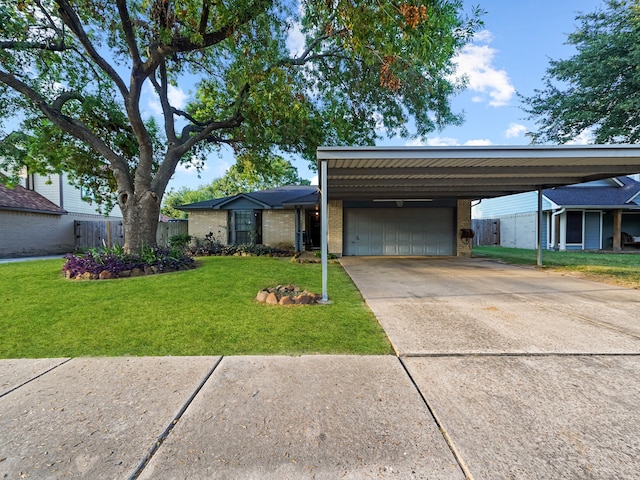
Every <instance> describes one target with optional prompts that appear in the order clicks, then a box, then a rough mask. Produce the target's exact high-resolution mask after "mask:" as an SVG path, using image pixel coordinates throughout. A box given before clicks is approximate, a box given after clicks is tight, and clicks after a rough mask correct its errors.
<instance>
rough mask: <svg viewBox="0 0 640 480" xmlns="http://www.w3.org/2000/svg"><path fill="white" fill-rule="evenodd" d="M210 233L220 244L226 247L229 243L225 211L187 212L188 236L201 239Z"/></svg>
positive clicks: (226, 213)
mask: <svg viewBox="0 0 640 480" xmlns="http://www.w3.org/2000/svg"><path fill="white" fill-rule="evenodd" d="M211 232H213V235H214V237H215V239H216V240H218V241H219V242H220V243H223V244H225V245H226V244H227V243H228V242H229V227H228V212H227V211H226V210H209V211H206V212H198V211H191V212H189V235H191V236H192V237H196V238H200V239H202V238H204V237H205V235H208V234H209V233H211Z"/></svg>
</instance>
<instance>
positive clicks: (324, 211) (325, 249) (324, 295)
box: [320, 160, 329, 303]
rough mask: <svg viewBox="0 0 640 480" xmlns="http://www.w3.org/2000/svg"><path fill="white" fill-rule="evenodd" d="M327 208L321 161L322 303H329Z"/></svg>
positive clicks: (321, 162)
mask: <svg viewBox="0 0 640 480" xmlns="http://www.w3.org/2000/svg"><path fill="white" fill-rule="evenodd" d="M327 216H328V208H327V161H326V160H321V161H320V252H321V253H322V257H321V261H322V302H323V303H327V302H328V301H329V296H328V295H327V258H328V248H329V246H328V238H327V237H328V232H329V228H328V227H329V219H328V218H327Z"/></svg>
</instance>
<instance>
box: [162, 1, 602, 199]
mask: <svg viewBox="0 0 640 480" xmlns="http://www.w3.org/2000/svg"><path fill="white" fill-rule="evenodd" d="M475 5H479V6H480V7H481V8H483V9H484V10H485V11H486V14H485V15H484V17H483V19H484V23H485V25H484V29H483V30H482V31H480V32H478V34H477V35H476V37H475V38H474V41H473V43H472V44H470V45H468V46H467V47H465V49H464V50H463V51H462V52H461V54H460V55H459V57H458V59H457V61H458V68H459V70H460V72H461V73H464V74H466V75H467V76H468V80H469V85H468V88H467V90H466V91H465V92H463V93H461V94H460V95H458V96H456V97H455V98H454V100H453V106H454V109H455V111H463V112H464V114H465V122H464V124H463V125H462V126H458V127H449V128H446V129H445V130H443V131H440V132H433V133H432V135H430V136H429V138H426V139H423V140H422V141H419V142H418V141H414V142H409V143H408V142H407V141H406V140H403V139H397V138H395V139H394V138H391V139H386V140H385V141H383V142H380V143H379V144H380V145H437V146H442V145H526V144H528V143H529V139H528V137H526V136H525V132H526V131H528V130H532V129H534V124H533V123H532V122H531V121H528V120H526V114H525V112H523V111H522V110H521V108H520V106H521V104H520V99H519V98H518V96H517V93H520V94H522V95H524V96H529V95H531V94H532V93H533V91H534V89H535V88H541V87H542V85H543V84H542V77H543V76H544V74H545V71H546V69H547V67H548V64H549V59H550V58H553V59H563V58H568V57H569V56H571V55H572V54H573V53H574V52H573V50H572V48H571V47H569V46H567V45H566V44H565V42H566V39H567V35H568V34H569V33H572V32H574V31H575V30H576V27H577V25H578V23H577V21H576V20H575V18H576V15H577V13H578V12H585V13H586V12H592V11H595V10H596V9H597V8H598V7H600V6H603V1H602V0H539V1H530V0H520V1H514V0H474V1H467V0H465V9H466V10H467V11H471V8H472V7H473V6H475ZM174 93H175V95H176V97H180V96H181V95H182V96H183V98H182V101H186V99H187V97H186V96H184V92H181V91H176V92H174ZM575 143H588V139H587V138H578V139H576V140H575ZM232 162H233V158H232V157H231V156H230V155H227V156H225V157H224V158H223V159H218V158H217V157H214V158H212V159H211V160H210V161H209V162H208V163H207V165H206V169H205V170H204V171H202V172H201V173H200V178H198V174H197V173H196V172H195V171H194V170H193V169H191V170H185V169H183V168H179V169H178V170H177V171H176V173H175V175H174V177H173V179H172V180H171V182H170V184H169V188H170V189H171V188H173V189H177V188H180V187H182V186H187V187H189V188H197V187H198V186H199V185H203V184H206V183H209V182H211V181H212V180H213V179H214V178H216V177H219V176H222V175H223V174H224V171H225V170H226V169H227V168H228V167H229V166H230V165H231V164H232ZM295 165H296V167H298V171H299V173H300V175H301V176H302V177H304V178H309V179H312V178H313V177H314V175H315V174H314V173H313V172H312V171H311V170H309V169H308V168H307V165H306V162H303V161H299V162H295Z"/></svg>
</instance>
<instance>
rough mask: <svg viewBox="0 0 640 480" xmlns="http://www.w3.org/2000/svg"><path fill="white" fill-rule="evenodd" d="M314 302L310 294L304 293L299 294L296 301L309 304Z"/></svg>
mask: <svg viewBox="0 0 640 480" xmlns="http://www.w3.org/2000/svg"><path fill="white" fill-rule="evenodd" d="M312 302H313V299H312V298H311V296H309V295H304V294H303V295H298V296H297V297H296V303H299V304H300V305H309V304H310V303H312Z"/></svg>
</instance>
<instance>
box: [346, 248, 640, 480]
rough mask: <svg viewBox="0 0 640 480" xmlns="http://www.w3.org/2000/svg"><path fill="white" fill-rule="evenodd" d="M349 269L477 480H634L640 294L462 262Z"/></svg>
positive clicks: (418, 261)
mask: <svg viewBox="0 0 640 480" xmlns="http://www.w3.org/2000/svg"><path fill="white" fill-rule="evenodd" d="M341 262H342V264H343V266H344V268H345V269H346V270H347V272H348V273H349V275H350V276H351V278H353V280H354V282H355V283H356V285H357V286H358V288H359V289H360V291H361V292H362V294H363V296H364V298H365V300H366V302H367V304H368V305H369V306H370V308H371V309H372V310H373V312H374V313H375V315H376V317H377V318H378V319H379V321H380V323H381V324H382V326H383V327H384V329H385V331H386V332H387V334H388V335H389V338H390V339H391V341H392V343H393V345H394V348H395V349H396V351H397V353H398V355H399V356H400V359H401V361H402V362H403V364H404V365H405V368H406V369H407V372H408V373H409V375H410V376H411V378H412V379H413V381H414V382H415V384H416V385H417V387H418V389H419V390H420V392H421V394H422V396H423V397H424V399H425V401H426V402H427V404H428V407H429V409H430V411H431V412H432V414H433V416H434V418H435V419H436V421H437V422H438V424H439V426H440V428H441V430H442V432H443V434H444V435H445V436H446V437H447V438H448V439H449V442H450V445H451V448H452V451H454V452H455V453H456V455H457V457H458V460H459V462H460V464H461V465H466V469H467V473H470V474H471V475H473V477H474V478H514V479H515V478H518V479H520V478H531V479H534V478H535V479H540V478H553V479H556V478H598V479H601V478H637V476H638V471H640V292H639V291H636V290H631V289H626V288H620V287H615V286H608V285H604V284H600V283H594V282H590V281H585V280H580V279H577V278H573V277H570V276H562V275H560V274H557V273H552V272H546V271H540V270H536V269H533V268H523V267H513V266H506V265H502V264H499V263H495V262H492V261H487V260H480V259H460V258H415V257H414V258H398V257H394V258H381V257H369V258H366V257H345V258H343V259H342V260H341Z"/></svg>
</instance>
